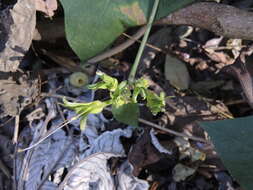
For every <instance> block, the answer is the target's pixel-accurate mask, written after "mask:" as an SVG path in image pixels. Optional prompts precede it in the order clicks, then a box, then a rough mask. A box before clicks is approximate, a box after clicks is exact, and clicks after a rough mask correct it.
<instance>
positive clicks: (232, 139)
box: [201, 116, 253, 190]
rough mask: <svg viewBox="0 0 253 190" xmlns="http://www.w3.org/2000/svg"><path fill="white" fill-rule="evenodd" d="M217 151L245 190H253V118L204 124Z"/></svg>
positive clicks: (202, 124)
mask: <svg viewBox="0 0 253 190" xmlns="http://www.w3.org/2000/svg"><path fill="white" fill-rule="evenodd" d="M201 126H202V127H203V128H204V129H205V130H206V131H207V132H208V134H209V135H210V137H211V140H212V142H213V143H214V145H215V148H216V151H217V152H218V154H219V155H220V157H221V159H222V161H223V163H224V165H225V166H226V168H227V169H228V170H229V172H230V173H231V175H232V176H233V177H234V178H235V179H236V180H237V181H238V182H239V183H240V184H241V186H242V187H243V189H245V190H252V189H253V180H252V179H253V138H252V135H253V116H250V117H244V118H238V119H231V120H223V121H214V122H203V123H201Z"/></svg>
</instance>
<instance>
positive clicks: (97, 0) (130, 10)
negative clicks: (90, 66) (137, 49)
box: [60, 0, 194, 60]
mask: <svg viewBox="0 0 253 190" xmlns="http://www.w3.org/2000/svg"><path fill="white" fill-rule="evenodd" d="M60 1H61V3H62V5H63V8H64V15H65V32H66V35H67V39H68V42H69V44H70V46H71V47H72V49H73V50H74V51H75V52H76V54H77V55H78V56H79V57H80V59H81V60H87V59H88V58H90V57H93V56H95V55H96V54H98V53H99V52H101V51H103V50H105V49H106V48H107V47H108V46H109V45H110V44H111V43H112V42H113V41H114V40H115V39H116V38H117V37H118V36H119V35H120V34H121V33H122V32H124V31H125V30H126V29H127V28H129V27H133V26H137V25H143V24H145V23H146V22H147V20H148V17H149V14H150V11H151V8H152V5H153V2H154V1H153V0H72V1H70V0H60ZM192 2H194V0H180V1H174V0H161V1H160V4H159V8H158V11H157V18H161V17H164V16H166V15H168V14H169V13H171V12H172V11H175V10H177V9H179V8H182V7H184V6H186V5H188V4H190V3H192Z"/></svg>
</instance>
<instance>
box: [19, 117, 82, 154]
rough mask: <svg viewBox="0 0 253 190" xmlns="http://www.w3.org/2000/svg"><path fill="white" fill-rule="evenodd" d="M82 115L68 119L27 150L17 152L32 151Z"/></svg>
mask: <svg viewBox="0 0 253 190" xmlns="http://www.w3.org/2000/svg"><path fill="white" fill-rule="evenodd" d="M81 115H82V114H79V115H77V116H74V117H72V118H70V119H69V120H68V121H67V122H62V123H61V124H60V125H58V126H56V127H55V128H54V129H52V130H50V131H48V132H47V134H46V135H45V136H44V137H43V138H41V139H39V140H38V141H37V142H36V143H34V144H33V145H31V146H29V147H27V148H24V149H19V150H18V152H24V151H27V150H30V149H33V148H34V147H36V146H38V145H39V144H40V143H42V142H43V141H44V140H46V139H47V138H48V137H50V136H51V135H52V134H54V133H55V132H56V131H58V130H59V129H61V128H63V127H65V126H66V125H68V124H69V123H71V122H72V121H74V120H76V119H78V118H79V117H80V116H81Z"/></svg>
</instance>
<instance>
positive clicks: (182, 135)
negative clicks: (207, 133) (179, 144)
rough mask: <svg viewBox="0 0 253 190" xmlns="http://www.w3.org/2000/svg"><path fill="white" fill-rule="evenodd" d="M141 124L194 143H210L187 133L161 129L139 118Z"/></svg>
mask: <svg viewBox="0 0 253 190" xmlns="http://www.w3.org/2000/svg"><path fill="white" fill-rule="evenodd" d="M138 120H139V122H140V123H143V124H146V125H149V126H151V127H153V128H156V129H160V130H162V131H165V132H168V133H170V134H173V135H176V136H179V137H185V138H188V139H191V140H194V141H199V142H203V143H209V141H207V140H205V139H203V138H200V137H195V136H189V135H187V134H185V133H180V132H177V131H174V130H171V129H167V128H164V127H161V126H159V125H157V124H155V123H152V122H149V121H147V120H144V119H141V118H139V119H138Z"/></svg>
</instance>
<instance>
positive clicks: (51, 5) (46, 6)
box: [35, 0, 58, 17]
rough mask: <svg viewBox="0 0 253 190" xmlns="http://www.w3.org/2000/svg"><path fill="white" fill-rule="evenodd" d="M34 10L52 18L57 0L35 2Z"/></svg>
mask: <svg viewBox="0 0 253 190" xmlns="http://www.w3.org/2000/svg"><path fill="white" fill-rule="evenodd" d="M35 3H36V10H37V11H41V12H43V13H45V14H46V15H48V16H49V17H52V16H54V11H55V10H56V9H57V7H58V4H57V0H36V1H35Z"/></svg>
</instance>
